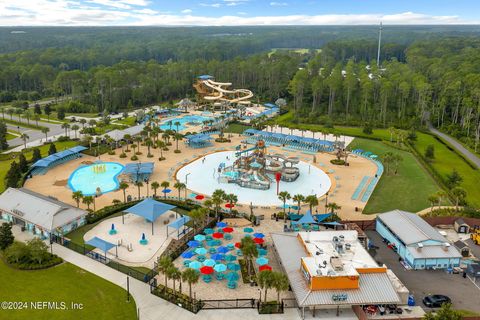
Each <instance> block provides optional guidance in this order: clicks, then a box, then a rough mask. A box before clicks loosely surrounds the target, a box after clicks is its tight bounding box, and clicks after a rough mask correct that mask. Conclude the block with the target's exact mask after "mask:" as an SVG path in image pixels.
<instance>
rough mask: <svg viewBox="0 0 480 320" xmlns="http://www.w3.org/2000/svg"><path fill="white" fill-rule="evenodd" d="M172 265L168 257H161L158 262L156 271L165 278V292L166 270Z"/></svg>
mask: <svg viewBox="0 0 480 320" xmlns="http://www.w3.org/2000/svg"><path fill="white" fill-rule="evenodd" d="M172 265H173V262H172V258H171V257H170V256H163V257H161V258H160V260H158V271H159V272H160V273H161V274H163V276H164V277H165V290H166V289H167V287H168V286H167V280H168V277H167V270H168V269H169V268H170V267H171V266H172Z"/></svg>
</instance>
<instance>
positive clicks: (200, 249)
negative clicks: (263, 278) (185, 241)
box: [195, 248, 268, 263]
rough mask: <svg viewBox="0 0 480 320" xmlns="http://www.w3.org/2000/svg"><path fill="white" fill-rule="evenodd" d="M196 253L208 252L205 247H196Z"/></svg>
mask: <svg viewBox="0 0 480 320" xmlns="http://www.w3.org/2000/svg"><path fill="white" fill-rule="evenodd" d="M195 253H196V254H199V255H204V254H206V253H207V249H205V248H197V249H195ZM267 263H268V262H267Z"/></svg>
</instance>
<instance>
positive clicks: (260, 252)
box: [258, 249, 268, 256]
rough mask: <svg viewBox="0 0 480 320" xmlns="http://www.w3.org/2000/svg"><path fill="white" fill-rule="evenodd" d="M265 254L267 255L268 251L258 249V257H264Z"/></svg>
mask: <svg viewBox="0 0 480 320" xmlns="http://www.w3.org/2000/svg"><path fill="white" fill-rule="evenodd" d="M267 253H268V251H267V250H265V249H258V255H259V256H266V255H267Z"/></svg>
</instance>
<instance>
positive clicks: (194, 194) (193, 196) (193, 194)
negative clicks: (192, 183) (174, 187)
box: [188, 193, 197, 198]
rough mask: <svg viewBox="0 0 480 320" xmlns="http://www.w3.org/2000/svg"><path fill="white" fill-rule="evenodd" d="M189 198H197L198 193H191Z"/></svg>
mask: <svg viewBox="0 0 480 320" xmlns="http://www.w3.org/2000/svg"><path fill="white" fill-rule="evenodd" d="M188 196H189V197H190V198H195V197H196V196H197V194H196V193H190V194H189V195H188Z"/></svg>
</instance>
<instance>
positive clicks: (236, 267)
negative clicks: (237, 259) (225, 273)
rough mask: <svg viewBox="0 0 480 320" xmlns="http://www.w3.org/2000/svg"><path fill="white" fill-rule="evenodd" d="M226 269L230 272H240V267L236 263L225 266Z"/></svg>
mask: <svg viewBox="0 0 480 320" xmlns="http://www.w3.org/2000/svg"><path fill="white" fill-rule="evenodd" d="M227 268H228V270H231V271H238V270H240V265H239V264H238V263H233V262H231V263H228V264H227Z"/></svg>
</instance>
